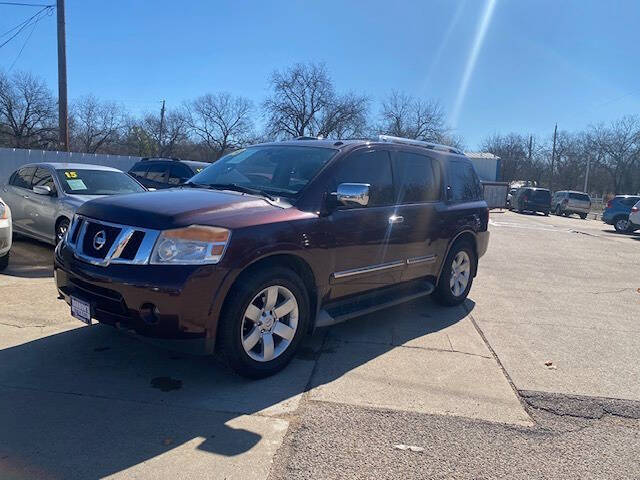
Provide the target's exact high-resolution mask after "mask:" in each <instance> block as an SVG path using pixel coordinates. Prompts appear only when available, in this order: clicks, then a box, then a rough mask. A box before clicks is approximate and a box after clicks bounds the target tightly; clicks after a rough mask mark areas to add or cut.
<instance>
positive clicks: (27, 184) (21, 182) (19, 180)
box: [11, 167, 36, 190]
mask: <svg viewBox="0 0 640 480" xmlns="http://www.w3.org/2000/svg"><path fill="white" fill-rule="evenodd" d="M35 171H36V167H25V168H21V169H20V170H18V171H17V172H16V173H15V175H14V177H13V181H12V182H11V185H13V186H14V187H20V188H26V189H28V190H31V179H32V178H33V174H34V173H35Z"/></svg>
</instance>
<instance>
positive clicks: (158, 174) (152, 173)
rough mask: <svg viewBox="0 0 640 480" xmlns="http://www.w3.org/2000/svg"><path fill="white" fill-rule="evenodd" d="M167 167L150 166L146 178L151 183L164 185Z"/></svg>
mask: <svg viewBox="0 0 640 480" xmlns="http://www.w3.org/2000/svg"><path fill="white" fill-rule="evenodd" d="M166 173H167V166H166V165H163V164H162V163H156V164H155V165H150V166H149V170H148V171H147V175H146V178H147V179H148V180H151V181H152V182H159V183H166V182H167V180H166Z"/></svg>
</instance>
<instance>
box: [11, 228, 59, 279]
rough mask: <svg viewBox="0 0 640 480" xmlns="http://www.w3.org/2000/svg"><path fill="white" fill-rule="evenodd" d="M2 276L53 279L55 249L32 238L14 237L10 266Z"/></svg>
mask: <svg viewBox="0 0 640 480" xmlns="http://www.w3.org/2000/svg"><path fill="white" fill-rule="evenodd" d="M0 275H7V276H10V277H22V278H49V277H53V247H52V246H51V245H49V244H46V243H43V242H39V241H37V240H33V239H31V238H27V237H22V236H21V237H16V236H14V239H13V245H12V246H11V256H10V257H9V266H8V267H7V269H6V270H4V271H3V272H1V273H0Z"/></svg>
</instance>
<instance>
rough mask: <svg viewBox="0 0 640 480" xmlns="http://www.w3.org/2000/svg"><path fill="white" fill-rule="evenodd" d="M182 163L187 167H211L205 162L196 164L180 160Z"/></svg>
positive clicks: (192, 161) (195, 162)
mask: <svg viewBox="0 0 640 480" xmlns="http://www.w3.org/2000/svg"><path fill="white" fill-rule="evenodd" d="M180 161H181V162H182V163H184V164H186V165H189V166H190V167H208V166H209V165H211V164H210V163H207V162H197V161H195V160H180Z"/></svg>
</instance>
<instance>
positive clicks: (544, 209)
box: [510, 187, 551, 215]
mask: <svg viewBox="0 0 640 480" xmlns="http://www.w3.org/2000/svg"><path fill="white" fill-rule="evenodd" d="M510 208H511V210H515V211H516V212H518V213H522V212H532V213H536V212H541V213H544V214H545V215H549V211H550V210H551V192H550V191H549V190H547V189H546V188H537V187H520V188H519V189H518V190H517V191H516V193H514V194H513V196H512V197H511V204H510Z"/></svg>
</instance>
